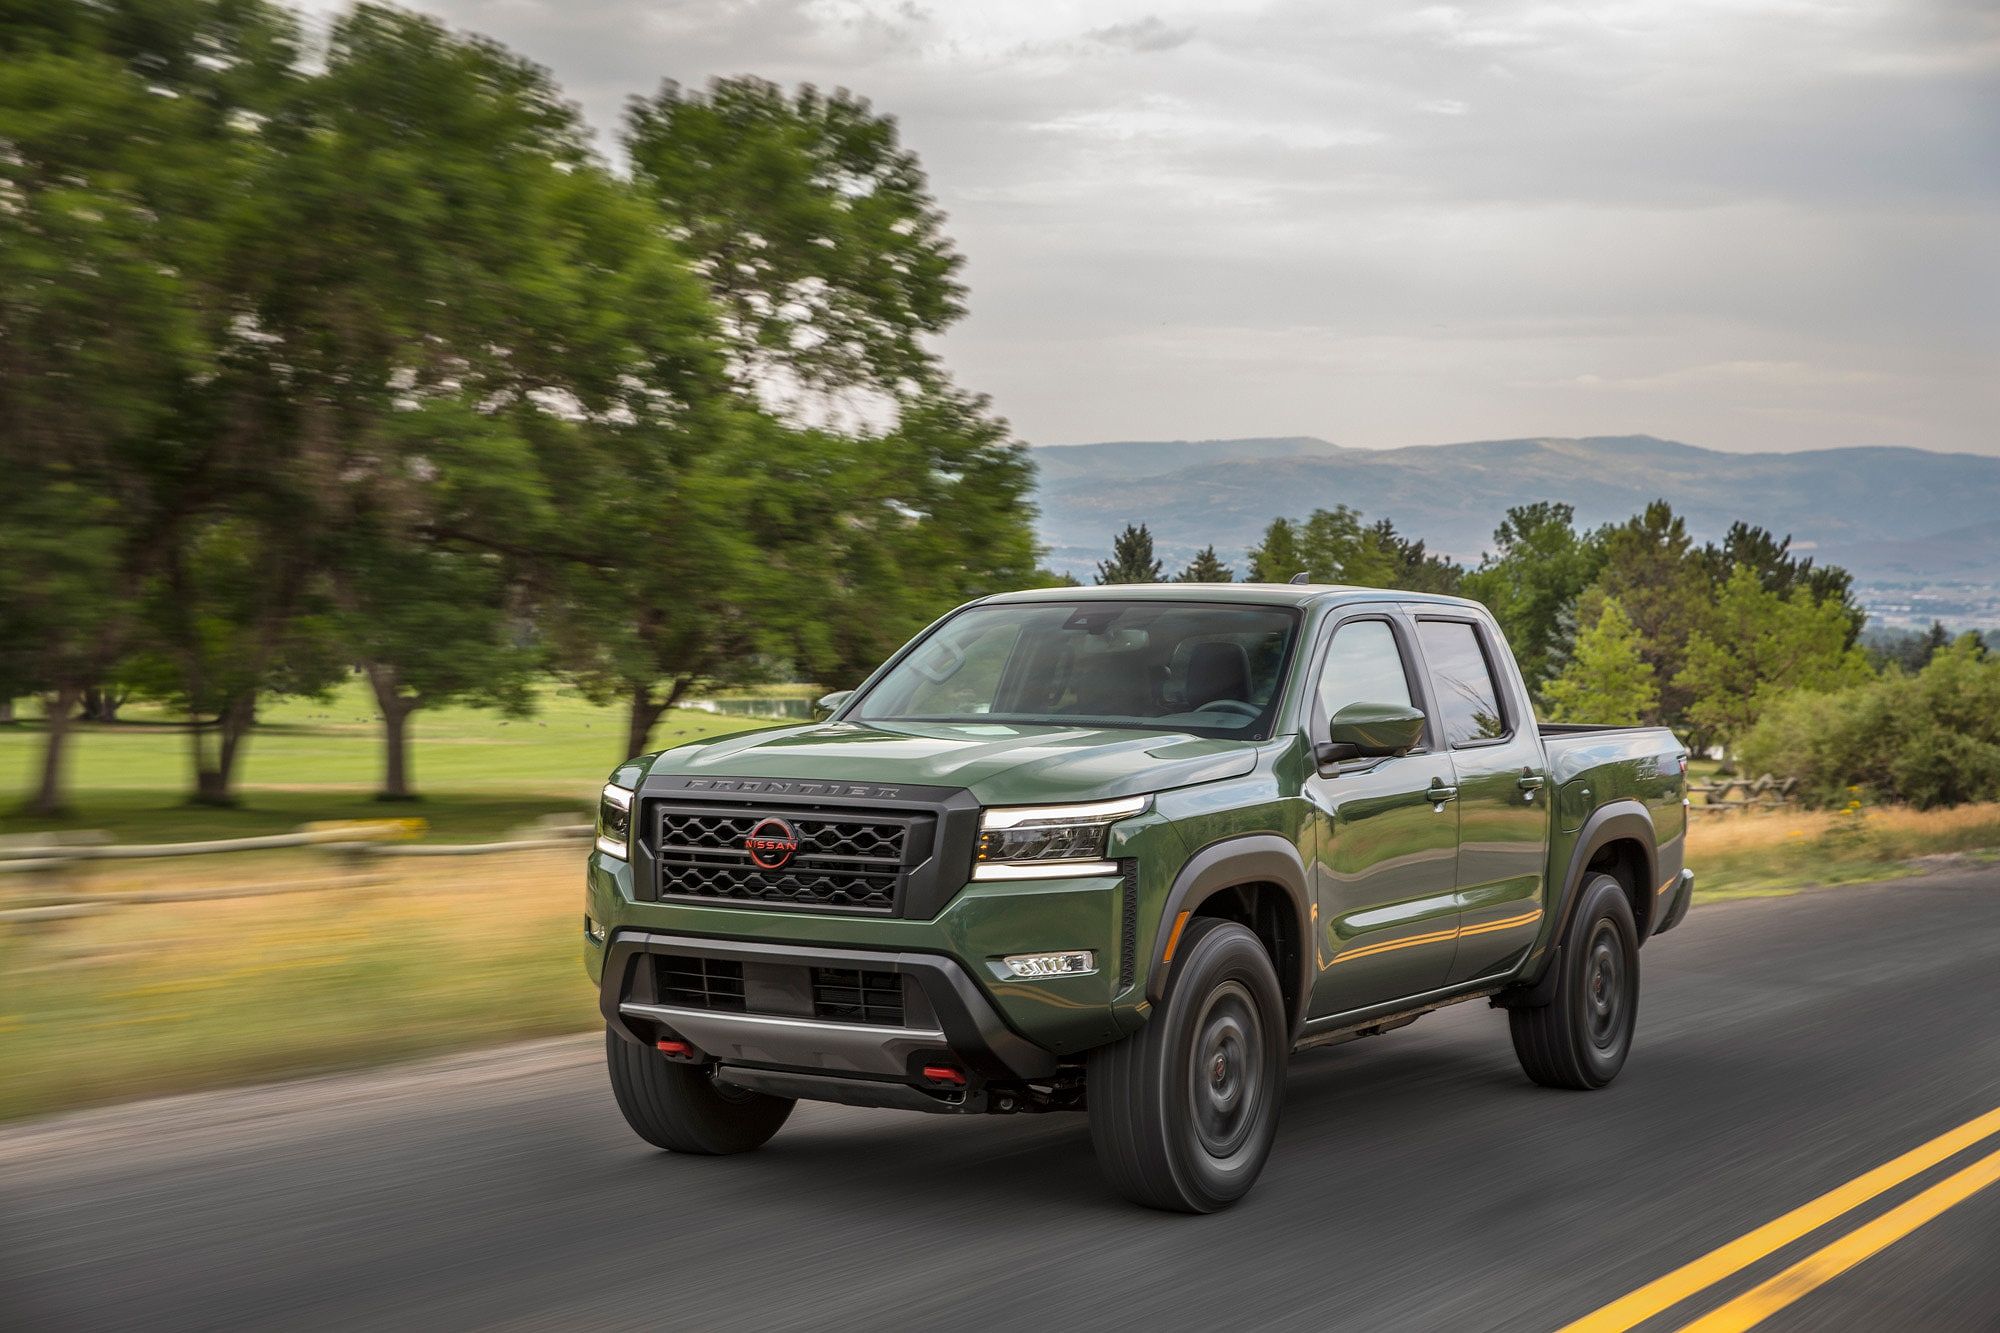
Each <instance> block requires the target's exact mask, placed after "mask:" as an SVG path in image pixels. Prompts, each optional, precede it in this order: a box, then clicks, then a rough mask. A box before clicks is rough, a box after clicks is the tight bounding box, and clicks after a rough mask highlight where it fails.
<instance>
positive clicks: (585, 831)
mask: <svg viewBox="0 0 2000 1333" xmlns="http://www.w3.org/2000/svg"><path fill="white" fill-rule="evenodd" d="M592 831H593V830H592V826H591V825H590V824H588V823H577V822H575V820H574V819H573V818H572V817H569V816H551V817H550V818H547V819H544V820H542V821H541V822H540V823H538V824H535V825H532V826H530V827H529V828H526V829H523V830H522V831H521V834H520V836H518V837H516V838H513V839H510V840H508V841H506V842H475V843H463V844H458V845H445V844H439V843H420V842H413V841H410V839H413V838H415V837H417V836H419V835H420V834H421V833H422V832H423V825H422V822H421V821H419V820H365V821H355V822H343V823H328V824H308V825H306V826H304V827H302V828H300V829H299V830H297V831H296V832H293V833H276V834H267V835H265V836H262V837H254V838H229V839H224V840H220V841H211V842H168V843H147V844H129V845H123V846H120V845H117V844H114V843H112V842H111V840H110V837H109V835H107V834H103V833H62V834H26V835H23V836H19V837H12V838H4V839H0V925H10V926H14V927H17V928H19V927H33V926H37V925H50V924H53V923H56V922H61V921H69V920H74V919H76V918H78V917H87V916H97V915H100V914H102V913H105V912H116V911H124V910H128V909H131V908H136V907H145V906H150V905H154V904H158V903H192V902H216V901H221V900H223V899H229V898H276V897H283V896H286V895H289V894H297V893H341V892H347V891H352V890H356V889H365V888H370V887H374V886H377V885H380V884H382V883H384V882H385V881H386V879H387V878H388V877H387V876H385V875H383V874H382V873H381V871H382V870H384V869H385V868H386V866H387V863H388V862H389V861H391V860H392V859H394V858H397V857H410V856H419V857H424V856H490V855H494V854H497V853H504V852H525V851H537V850H542V849H546V848H555V847H575V848H579V850H580V849H581V848H582V846H583V845H585V844H586V843H587V842H588V840H589V838H590V837H591V834H592ZM307 848H312V849H318V850H319V851H320V852H321V853H322V854H323V855H325V856H327V857H328V858H329V859H330V863H329V865H327V866H326V867H325V869H327V870H328V871H330V872H331V873H327V874H322V875H319V876H316V877H313V878H308V879H293V880H279V881H274V882H270V883H258V884H227V885H215V886H211V887H205V888H200V887H198V888H185V889H183V888H174V889H133V890H120V891H119V892H116V893H105V894H93V895H88V896H85V895H84V894H82V893H81V892H80V889H81V880H82V878H83V875H84V873H85V872H86V871H88V869H89V868H90V867H91V866H93V865H96V864H99V863H103V862H117V861H143V860H156V859H163V858H169V857H185V856H221V855H229V854H233V853H239V852H272V851H287V850H294V849H307ZM481 883H482V881H481V880H480V879H479V878H478V876H474V875H468V876H466V877H465V878H464V879H462V880H456V881H447V882H444V883H441V884H435V885H430V886H428V887H429V889H430V891H433V892H435V891H437V890H439V889H448V888H455V887H465V888H476V887H479V886H480V885H481Z"/></svg>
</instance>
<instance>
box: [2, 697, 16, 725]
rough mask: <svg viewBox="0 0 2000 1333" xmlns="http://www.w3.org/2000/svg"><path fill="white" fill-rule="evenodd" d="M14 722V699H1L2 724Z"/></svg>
mask: <svg viewBox="0 0 2000 1333" xmlns="http://www.w3.org/2000/svg"><path fill="white" fill-rule="evenodd" d="M13 720H14V701H13V700H12V699H0V722H12V721H13Z"/></svg>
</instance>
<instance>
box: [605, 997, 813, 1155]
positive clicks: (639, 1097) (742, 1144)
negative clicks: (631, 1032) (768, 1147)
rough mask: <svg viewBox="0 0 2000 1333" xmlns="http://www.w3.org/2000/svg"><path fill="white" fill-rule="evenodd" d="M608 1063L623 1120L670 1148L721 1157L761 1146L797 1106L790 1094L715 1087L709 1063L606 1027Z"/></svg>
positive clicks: (644, 1136)
mask: <svg viewBox="0 0 2000 1333" xmlns="http://www.w3.org/2000/svg"><path fill="white" fill-rule="evenodd" d="M604 1063H605V1067H606V1068H607V1069H609V1070H610V1072H611V1095H612V1096H613V1097H616V1098H617V1099H618V1109H619V1110H620V1111H622V1112H624V1113H625V1123H626V1124H628V1125H630V1126H632V1130H633V1132H634V1133H636V1134H637V1135H638V1136H639V1137H640V1138H642V1139H644V1140H645V1141H646V1142H648V1143H650V1144H652V1145H653V1146H654V1147H656V1148H665V1149H666V1150H667V1151H669V1152H684V1153H699V1154H702V1155H704V1156H708V1157H720V1156H723V1155H724V1154H727V1153H739V1152H749V1151H750V1150H751V1149H752V1148H761V1147H763V1146H764V1144H765V1143H766V1142H768V1141H769V1140H770V1137H771V1136H772V1135H773V1134H775V1133H777V1132H778V1127H779V1126H780V1125H782V1124H784V1123H785V1117H787V1116H789V1115H790V1114H791V1113H792V1107H794V1106H796V1105H797V1103H796V1102H794V1101H792V1100H791V1099H790V1098H789V1097H767V1096H765V1095H764V1094H763V1093H760V1092H750V1091H747V1090H745V1091H737V1090H735V1089H732V1088H726V1087H720V1086H717V1084H716V1082H715V1080H714V1079H713V1078H712V1077H710V1075H709V1071H708V1070H707V1069H706V1068H705V1067H703V1066H701V1065H684V1064H677V1063H675V1062H674V1061H672V1060H669V1059H667V1057H666V1056H664V1055H661V1054H660V1053H659V1052H658V1051H655V1050H653V1049H651V1048H650V1047H646V1046H641V1045H640V1044H639V1043H638V1042H635V1041H628V1040H626V1039H625V1038H624V1037H621V1036H619V1035H618V1034H617V1033H616V1032H613V1031H611V1030H610V1029H608V1028H607V1029H606V1030H605V1033H604Z"/></svg>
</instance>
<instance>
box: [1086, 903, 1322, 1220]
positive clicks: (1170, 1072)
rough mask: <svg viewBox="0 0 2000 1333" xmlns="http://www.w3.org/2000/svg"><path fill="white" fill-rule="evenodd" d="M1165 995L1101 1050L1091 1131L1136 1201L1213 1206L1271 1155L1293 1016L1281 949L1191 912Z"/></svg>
mask: <svg viewBox="0 0 2000 1333" xmlns="http://www.w3.org/2000/svg"><path fill="white" fill-rule="evenodd" d="M1180 950H1181V952H1180V964H1179V966H1178V967H1176V968H1175V971H1174V976H1173V980H1172V983H1171V988H1170V990H1169V991H1168V994H1167V997H1166V1000H1165V1002H1164V1003H1163V1004H1162V1005H1161V1006H1160V1007H1159V1008H1158V1009H1156V1010H1155V1011H1154V1013H1153V1016H1152V1019H1151V1020H1150V1021H1149V1022H1148V1023H1147V1024H1146V1026H1145V1027H1143V1028H1141V1029H1139V1031H1137V1032H1135V1033H1133V1034H1132V1035H1131V1036H1129V1037H1126V1038H1125V1039H1124V1040H1123V1041H1119V1042H1115V1043H1113V1044H1112V1045H1110V1046H1104V1047H1100V1048H1099V1049H1097V1050H1096V1051H1093V1052H1092V1053H1091V1056H1090V1063H1089V1070H1088V1073H1087V1081H1086V1095H1087V1097H1088V1101H1089V1106H1090V1139H1091V1143H1092V1145H1093V1147H1095V1149H1096V1151H1097V1164H1098V1167H1099V1169H1100V1170H1101V1171H1102V1172H1103V1173H1104V1177H1105V1179H1106V1180H1107V1181H1108V1182H1109V1183H1110V1185H1111V1187H1112V1188H1113V1189H1115V1190H1116V1191H1118V1193H1120V1194H1122V1195H1124V1196H1125V1197H1126V1198H1127V1199H1130V1200H1131V1201H1132V1202H1134V1203H1138V1204H1144V1205H1145V1206H1146V1207H1149V1208H1161V1209H1165V1210H1168V1211H1170V1212H1181V1213H1212V1212H1216V1211H1217V1210H1219V1209H1222V1208H1227V1207H1228V1206H1229V1205H1230V1204H1232V1203H1234V1202H1236V1201H1237V1200H1238V1199H1240V1198H1242V1197H1243V1196H1244V1195H1245V1194H1247V1193H1249V1191H1250V1187H1251V1186H1252V1185H1253V1184H1255V1183H1256V1181H1257V1173H1258V1172H1260V1171H1262V1170H1263V1169H1264V1161H1265V1159H1266V1158H1267V1157H1269V1156H1270V1155H1271V1141H1272V1139H1273V1138H1275V1137H1276V1135H1277V1131H1278V1106H1279V1102H1280V1101H1281V1100H1282V1097H1283V1094H1284V1073H1285V1056H1286V1053H1287V1052H1288V1050H1289V1049H1290V1046H1291V1032H1290V1022H1289V1019H1288V1017H1287V1015H1286V1012H1285V1002H1284V997H1283V996H1282V994H1281V993H1280V992H1279V990H1278V975H1277V973H1276V972H1275V971H1273V970H1272V967H1271V957H1270V955H1269V954H1267V953H1265V952H1264V946H1263V944H1262V943H1260V942H1259V941H1258V939H1257V937H1256V936H1255V935H1252V934H1251V933H1250V932H1249V931H1248V930H1246V929H1244V928H1243V927H1242V926H1239V925H1237V924H1236V923H1235V922H1233V921H1217V920H1213V919H1209V920H1198V921H1193V922H1190V923H1189V925H1188V927H1187V929H1186V931H1185V932H1184V933H1183V935H1182V937H1181V945H1180Z"/></svg>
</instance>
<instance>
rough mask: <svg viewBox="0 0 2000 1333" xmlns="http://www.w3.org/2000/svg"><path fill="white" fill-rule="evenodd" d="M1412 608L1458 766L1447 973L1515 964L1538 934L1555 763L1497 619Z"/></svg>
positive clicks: (1471, 975) (1476, 972) (1479, 972)
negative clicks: (1454, 940)
mask: <svg viewBox="0 0 2000 1333" xmlns="http://www.w3.org/2000/svg"><path fill="white" fill-rule="evenodd" d="M1409 610H1410V611H1411V612H1412V614H1413V615H1414V616H1415V619H1416V625H1417V640H1418V642H1419V643H1420V644H1421V645H1422V647H1423V656H1424V665H1425V667H1426V669H1427V670H1428V672H1429V675H1430V684H1431V693H1432V694H1433V696H1434V697H1435V698H1436V700H1437V716H1436V718H1435V719H1434V720H1435V722H1436V723H1437V724H1438V726H1439V728H1440V729H1441V730H1442V732H1443V744H1444V745H1446V746H1447V747H1448V748H1449V749H1450V751H1451V761H1452V768H1453V770H1454V771H1455V772H1456V773H1457V775H1458V783H1457V785H1458V800H1457V805H1458V876H1457V881H1458V884H1457V887H1458V892H1457V903H1458V909H1459V929H1458V949H1457V955H1456V957H1455V958H1454V959H1453V961H1452V964H1451V971H1450V975H1449V978H1448V981H1447V984H1456V983H1458V982H1461V981H1471V980H1473V979H1475V978H1477V977H1482V976H1485V975H1487V974H1488V973H1492V972H1499V971H1504V970H1507V969H1509V968H1511V967H1512V966H1513V965H1514V964H1515V963H1516V962H1518V961H1519V958H1520V955H1521V953H1522V951H1523V950H1525V949H1527V947H1528V946H1529V945H1531V944H1533V943H1534V941H1535V938H1536V934H1537V930H1538V927H1539V926H1540V923H1541V918H1542V880H1543V878H1544V876H1545V874H1546V870H1547V866H1548V845H1549V844H1548V838H1549V816H1548V807H1549V792H1548V787H1547V784H1548V772H1547V768H1546V760H1545V758H1544V755H1543V751H1542V740H1541V733H1540V732H1538V731H1537V730H1536V729H1535V716H1534V712H1533V710H1532V708H1531V706H1530V704H1529V701H1528V699H1527V697H1526V695H1525V693H1524V692H1523V690H1522V687H1521V686H1520V684H1519V681H1520V672H1519V671H1517V670H1515V669H1513V667H1512V659H1511V658H1509V657H1507V656H1506V652H1507V649H1506V647H1505V645H1504V644H1503V643H1502V642H1501V640H1500V637H1499V634H1498V632H1497V631H1496V630H1495V629H1494V627H1493V626H1492V625H1491V624H1489V623H1487V622H1486V621H1485V620H1484V619H1483V618H1481V617H1479V616H1477V615H1476V614H1471V613H1465V614H1457V613H1447V614H1440V613H1439V612H1440V608H1435V607H1432V608H1422V607H1411V608H1409Z"/></svg>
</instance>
